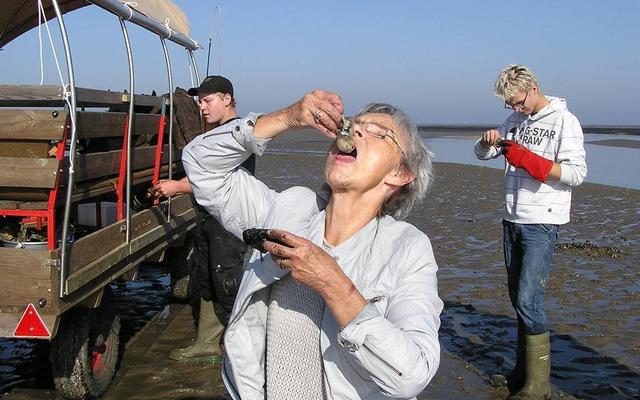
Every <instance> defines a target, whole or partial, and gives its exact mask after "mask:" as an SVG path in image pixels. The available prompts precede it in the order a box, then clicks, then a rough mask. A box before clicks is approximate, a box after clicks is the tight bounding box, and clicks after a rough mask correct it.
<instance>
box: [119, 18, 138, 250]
mask: <svg viewBox="0 0 640 400" xmlns="http://www.w3.org/2000/svg"><path fill="white" fill-rule="evenodd" d="M118 20H119V21H120V27H121V28H122V35H123V36H124V43H125V45H126V47H127V60H128V61H129V123H128V125H127V173H126V182H127V189H126V191H125V193H126V197H125V199H126V201H125V205H126V207H127V214H126V215H127V222H126V229H127V231H126V233H125V238H126V242H127V243H129V242H130V241H131V132H132V131H133V116H134V112H135V111H134V106H135V104H134V103H135V100H134V99H135V91H134V90H135V85H134V83H135V82H134V73H133V54H132V52H131V43H130V42H129V34H128V33H127V27H126V25H125V23H124V20H123V19H122V18H118ZM123 156H124V155H123Z"/></svg>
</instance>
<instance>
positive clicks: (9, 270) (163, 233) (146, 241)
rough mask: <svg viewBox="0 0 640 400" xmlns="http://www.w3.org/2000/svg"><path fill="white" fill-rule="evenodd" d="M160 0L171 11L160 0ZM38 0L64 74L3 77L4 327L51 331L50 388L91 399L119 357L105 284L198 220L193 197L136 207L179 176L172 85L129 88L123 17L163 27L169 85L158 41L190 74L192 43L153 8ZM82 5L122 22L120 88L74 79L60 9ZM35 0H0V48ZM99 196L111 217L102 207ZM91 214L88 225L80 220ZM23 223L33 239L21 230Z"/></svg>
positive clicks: (108, 0)
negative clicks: (147, 90) (55, 37)
mask: <svg viewBox="0 0 640 400" xmlns="http://www.w3.org/2000/svg"><path fill="white" fill-rule="evenodd" d="M34 3H36V4H34ZM158 3H162V4H163V6H164V8H167V9H171V10H173V11H172V12H175V9H177V7H176V6H175V5H173V4H172V3H171V2H169V1H166V0H163V1H160V2H158ZM40 4H42V5H43V10H44V11H45V15H46V17H47V18H48V19H50V18H53V17H57V20H58V24H59V27H60V32H61V34H62V38H63V43H64V45H65V56H66V60H67V74H68V81H69V82H68V83H66V85H64V86H15V85H0V234H2V236H0V238H1V240H0V243H1V244H2V247H0V273H1V274H2V279H0V337H7V338H21V339H44V340H49V341H51V364H52V365H51V366H52V370H53V376H54V381H55V384H56V387H57V389H59V390H60V391H61V392H62V394H63V395H64V396H65V397H68V398H78V399H79V398H85V397H97V396H100V394H102V393H103V392H104V391H105V390H106V388H107V387H108V385H109V383H110V382H111V380H112V378H113V375H114V372H115V367H116V364H117V360H118V336H119V328H120V322H119V318H118V315H117V311H116V308H115V307H114V303H113V301H114V300H115V299H113V295H112V294H111V293H110V291H109V290H108V288H109V284H110V283H111V282H113V281H114V280H117V279H133V278H134V277H135V275H136V271H137V267H138V265H139V264H140V263H141V262H142V261H145V260H157V259H158V258H159V257H160V256H161V255H162V253H163V251H164V250H165V249H166V248H167V247H169V246H172V245H174V244H175V243H179V242H180V240H182V239H183V238H184V236H185V235H186V233H187V232H188V231H189V230H190V229H192V228H193V227H194V226H195V224H196V222H197V220H198V218H199V214H198V211H197V208H196V206H195V203H194V200H193V198H192V197H191V196H189V195H181V196H177V197H174V198H172V199H170V200H168V201H164V202H162V203H156V204H150V205H148V206H147V207H146V208H143V207H142V206H141V205H140V204H138V211H136V210H134V209H132V207H133V200H134V196H135V194H136V193H144V192H145V191H146V189H147V188H149V187H150V186H151V185H152V183H155V182H157V181H158V179H160V178H166V177H174V176H176V175H177V174H179V173H180V172H181V165H180V162H179V160H180V152H179V150H176V149H174V146H173V121H174V115H173V114H174V108H175V107H173V106H172V105H173V104H174V103H173V93H172V92H173V90H170V91H169V92H170V94H169V95H165V96H150V95H141V94H135V95H131V93H136V92H135V87H134V85H133V68H132V63H131V50H130V46H129V40H128V36H127V32H126V25H125V19H126V20H127V21H130V22H132V23H137V24H139V25H141V26H143V27H145V28H147V29H148V30H150V31H151V32H153V33H155V34H157V35H159V36H160V40H161V42H162V46H163V49H164V51H165V60H166V62H167V63H166V67H167V73H168V81H169V85H168V87H169V88H173V83H172V76H171V64H170V61H169V59H168V53H167V51H166V44H165V39H166V40H171V41H173V42H175V43H177V44H179V45H181V46H183V47H185V48H186V49H187V53H188V55H189V56H190V60H191V62H192V67H193V69H194V72H195V74H194V75H195V77H196V79H198V78H197V68H196V65H195V62H194V58H193V54H192V53H191V51H192V50H194V49H196V48H197V44H196V43H195V42H194V41H192V40H191V39H190V38H189V37H188V33H187V34H186V35H185V33H181V32H180V31H177V30H174V28H173V27H167V26H166V24H164V23H161V22H160V21H159V20H158V19H154V18H151V17H150V15H155V16H158V15H159V14H154V12H156V13H157V12H158V10H141V9H139V8H134V7H135V6H132V5H130V4H123V3H121V2H119V1H117V0H96V1H91V2H86V1H78V0H71V1H63V0H58V1H56V0H49V1H41V2H40ZM90 4H93V5H97V6H99V7H101V8H103V9H104V10H106V11H109V12H111V13H113V14H115V15H116V16H117V17H118V19H119V21H120V24H121V27H122V30H123V35H124V39H125V40H124V42H125V44H126V47H127V51H128V55H129V63H130V83H131V85H130V90H129V91H128V92H119V91H104V90H95V89H90V88H80V87H76V86H75V84H74V79H73V66H72V58H71V51H70V50H71V49H70V48H69V46H68V41H67V40H66V30H65V27H64V20H63V14H64V13H65V12H68V11H71V10H73V9H75V8H79V7H83V6H85V5H90ZM37 5H38V2H24V1H13V0H8V1H6V2H3V3H2V5H0V9H2V14H3V15H8V16H9V17H10V18H9V20H8V21H7V20H4V21H2V20H0V23H4V24H5V25H4V27H3V28H4V29H0V32H2V35H4V36H2V35H0V46H3V45H4V44H6V43H7V42H8V41H9V40H11V39H13V37H15V36H17V35H19V34H21V33H22V32H25V31H27V30H28V29H30V28H31V27H33V26H35V25H36V24H37V20H36V22H34V15H35V16H36V17H37V9H36V6H37ZM143 5H144V4H143ZM12 7H13V8H12ZM127 23H129V22H127ZM165 84H166V83H165ZM106 110H124V111H106ZM105 204H106V205H109V206H110V208H109V210H111V211H113V212H114V213H115V218H111V219H110V218H109V217H108V216H105V212H104V209H105V207H104V205H105ZM106 214H108V213H106ZM87 215H89V216H90V217H89V219H91V218H93V225H95V227H93V228H91V227H88V226H86V225H84V224H82V223H81V222H82V220H83V219H84V220H86V219H87ZM12 233H15V237H12V236H11V235H12ZM27 233H29V234H30V235H31V236H32V237H34V236H35V237H39V238H41V240H39V241H35V242H34V241H32V240H29V235H27Z"/></svg>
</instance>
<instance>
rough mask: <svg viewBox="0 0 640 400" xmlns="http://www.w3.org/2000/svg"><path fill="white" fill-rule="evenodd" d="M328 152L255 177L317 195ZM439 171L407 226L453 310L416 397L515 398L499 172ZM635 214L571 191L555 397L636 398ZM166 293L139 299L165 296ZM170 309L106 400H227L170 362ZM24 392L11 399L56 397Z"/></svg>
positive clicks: (552, 304) (288, 147) (554, 317)
mask: <svg viewBox="0 0 640 400" xmlns="http://www.w3.org/2000/svg"><path fill="white" fill-rule="evenodd" d="M326 148H327V141H325V140H324V139H322V138H320V139H318V136H317V135H315V136H307V135H300V136H290V137H289V138H287V137H285V138H282V140H280V139H279V140H278V141H276V142H274V143H272V145H271V150H270V151H269V152H268V153H267V154H266V155H265V156H263V157H260V158H259V159H258V165H257V171H258V173H257V175H258V177H259V178H260V179H262V180H263V181H265V182H266V183H267V184H269V185H270V186H272V187H274V188H276V189H279V190H281V189H285V188H288V187H291V186H295V185H304V186H308V187H311V188H317V187H319V185H320V184H321V183H322V181H323V177H322V170H323V160H324V157H323V154H324V152H325V150H326ZM435 172H436V180H435V183H434V186H433V189H432V191H431V192H430V194H429V195H428V197H427V198H426V199H425V201H424V202H423V203H422V204H420V205H418V206H417V207H416V208H415V209H414V210H413V212H412V213H411V215H410V217H409V222H411V223H413V224H414V225H416V226H417V227H418V228H420V229H421V230H422V231H424V232H425V233H427V234H428V235H429V237H430V238H431V241H432V243H433V247H434V252H435V256H436V259H437V261H438V264H439V267H440V270H439V274H438V276H439V290H440V296H441V297H442V299H443V300H444V301H445V310H444V311H443V314H442V327H441V330H440V340H441V344H442V349H443V353H442V364H441V366H440V369H439V371H438V374H437V375H436V377H435V378H434V381H433V382H432V384H431V385H429V387H428V388H427V390H426V391H425V392H424V394H423V395H421V396H420V398H421V399H422V398H423V399H427V398H429V399H466V398H472V399H503V398H505V397H506V395H507V392H506V391H505V390H504V389H502V390H500V389H494V388H492V387H491V386H490V385H489V382H488V379H487V377H488V376H489V375H490V374H493V373H496V372H500V371H504V370H507V369H509V368H510V367H511V366H512V365H513V349H515V340H516V321H515V316H514V315H513V311H512V309H511V306H510V303H509V300H508V296H507V289H506V285H505V282H506V274H505V272H504V265H503V259H502V257H503V256H502V245H501V239H500V238H501V231H502V228H501V224H500V216H501V211H502V204H503V203H502V196H501V190H502V189H501V188H502V177H501V175H502V173H501V171H499V170H496V169H491V168H484V167H477V166H466V165H459V164H448V163H436V164H435ZM638 204H640V191H638V190H632V189H624V188H619V187H612V186H606V185H596V184H589V183H586V184H583V185H582V186H580V187H578V188H577V189H576V190H575V191H574V202H573V212H572V216H573V221H572V222H571V223H570V224H568V225H565V226H563V227H562V228H561V231H560V237H559V240H558V247H557V249H556V253H555V259H554V265H553V268H552V274H551V279H550V282H549V287H548V291H547V301H546V304H547V313H548V317H549V320H550V324H551V328H552V332H551V335H552V385H553V389H554V398H571V396H575V397H576V398H585V399H638V398H640V357H639V356H640V345H639V342H638V339H637V332H638V331H639V330H640V317H639V316H640V302H639V300H640V272H639V271H638V265H640V223H639V218H638V217H639V216H640V207H639V206H638ZM167 283H168V279H163V280H162V283H158V282H155V283H153V284H152V285H151V287H149V288H147V289H146V290H147V292H143V293H152V292H153V293H156V294H157V293H166V291H167V290H166V286H165V287H161V286H162V285H166V284H167ZM123 292H126V291H123ZM159 303H162V301H160V302H159ZM156 307H157V306H156ZM156 310H157V308H156ZM167 310H168V311H171V312H167V311H165V312H164V313H161V314H159V315H158V316H156V317H155V319H154V322H153V323H152V324H149V325H147V327H145V328H144V329H143V331H142V333H141V334H139V335H137V336H135V337H134V338H133V339H131V341H130V343H128V344H127V346H126V349H125V355H124V359H123V362H122V365H121V371H120V372H118V375H117V379H116V381H115V382H114V385H113V387H112V388H111V389H110V391H109V392H108V394H107V397H106V398H109V399H115V398H132V399H133V398H139V399H152V398H183V399H187V398H189V399H221V398H226V397H225V394H224V389H223V388H222V387H221V386H220V381H219V373H218V371H217V370H215V369H212V368H211V367H203V366H196V367H193V366H183V365H182V364H178V363H175V362H172V361H170V360H168V358H167V357H166V355H167V354H168V351H169V350H170V349H171V348H173V347H176V346H183V345H188V344H189V342H190V339H191V338H192V337H193V334H194V330H193V324H192V321H191V319H190V313H189V312H187V311H186V310H187V309H186V308H184V307H182V308H181V306H171V308H169V309H167ZM146 312H147V313H148V312H149V311H148V309H147V311H146ZM130 314H131V315H129V316H128V318H129V319H133V320H135V319H136V316H135V311H132V312H130ZM145 332H146V333H145ZM145 349H146V350H145ZM40 361H43V360H42V358H41V359H40ZM24 380H25V381H27V379H24ZM18 386H22V387H25V386H24V385H18ZM27 386H29V385H27ZM39 387H41V388H46V382H45V383H44V384H42V383H41V386H39ZM28 392H29V391H25V390H24V389H20V390H18V391H16V392H14V394H13V395H12V397H9V398H14V399H15V398H55V395H53V394H51V396H53V397H47V396H44V395H42V393H45V392H42V391H41V392H39V393H40V395H38V396H32V397H29V393H28ZM15 396H26V397H15ZM123 396H124V397H123Z"/></svg>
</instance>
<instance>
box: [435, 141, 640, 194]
mask: <svg viewBox="0 0 640 400" xmlns="http://www.w3.org/2000/svg"><path fill="white" fill-rule="evenodd" d="M621 137H623V138H624V140H630V141H640V136H621V135H602V134H588V133H587V134H585V145H584V147H585V151H586V152H587V168H588V173H587V179H586V181H587V182H591V183H600V184H603V185H612V186H620V187H627V188H633V189H640V162H639V161H638V160H639V159H640V148H625V147H613V146H603V145H599V144H594V143H589V142H594V141H602V140H609V139H620V138H621ZM474 144H475V140H473V139H472V138H447V137H438V138H433V139H427V145H428V146H429V147H430V149H431V151H432V152H433V153H434V154H435V157H434V159H435V161H437V162H452V163H458V164H465V165H478V166H484V167H489V168H497V169H503V168H504V158H503V157H498V158H496V159H493V160H489V161H482V160H478V159H477V158H476V157H475V155H474V154H473V145H474Z"/></svg>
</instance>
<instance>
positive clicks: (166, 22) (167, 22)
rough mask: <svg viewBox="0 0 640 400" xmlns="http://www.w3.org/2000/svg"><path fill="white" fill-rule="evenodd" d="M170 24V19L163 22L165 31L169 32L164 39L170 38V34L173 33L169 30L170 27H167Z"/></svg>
mask: <svg viewBox="0 0 640 400" xmlns="http://www.w3.org/2000/svg"><path fill="white" fill-rule="evenodd" d="M170 22H171V18H167V19H165V20H164V27H165V28H167V30H168V31H169V36H167V37H166V38H165V39H169V38H171V34H172V33H173V31H172V30H171V27H170V26H169V23H170Z"/></svg>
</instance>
